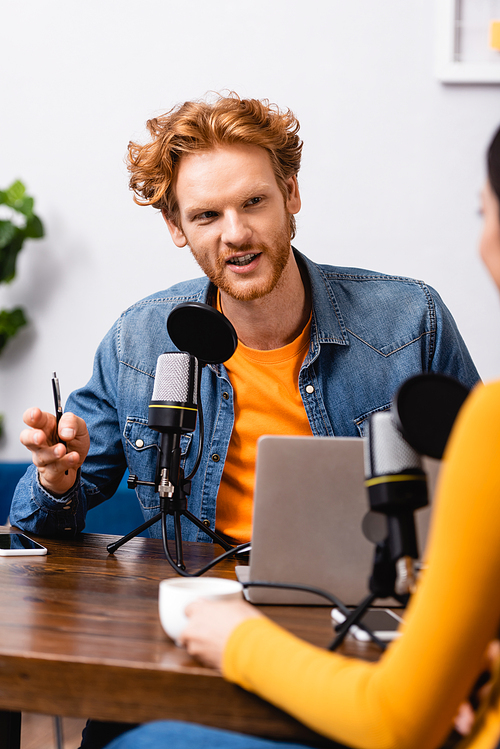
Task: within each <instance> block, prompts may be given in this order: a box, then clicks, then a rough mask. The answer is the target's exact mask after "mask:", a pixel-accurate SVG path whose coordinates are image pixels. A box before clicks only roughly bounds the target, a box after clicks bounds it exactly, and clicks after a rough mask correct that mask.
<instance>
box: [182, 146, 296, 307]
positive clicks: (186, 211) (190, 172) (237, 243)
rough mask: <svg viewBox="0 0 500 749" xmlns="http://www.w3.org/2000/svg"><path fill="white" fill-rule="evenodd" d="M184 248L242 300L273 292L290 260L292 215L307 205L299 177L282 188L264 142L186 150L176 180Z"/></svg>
mask: <svg viewBox="0 0 500 749" xmlns="http://www.w3.org/2000/svg"><path fill="white" fill-rule="evenodd" d="M175 195H176V198H177V203H178V206H179V221H178V226H177V225H176V224H174V223H173V222H172V221H169V220H167V225H168V227H169V230H170V233H171V235H172V239H173V240H174V242H175V244H176V245H177V246H178V247H184V246H185V245H189V247H190V249H191V252H192V254H193V256H194V258H195V260H196V261H197V263H198V264H199V265H200V267H201V269H202V270H203V272H204V273H205V274H206V275H207V276H208V278H209V279H210V280H211V281H212V282H213V283H214V284H215V285H216V286H217V287H218V288H219V289H220V290H221V292H224V293H226V294H228V295H230V296H231V297H233V298H234V299H238V300H241V301H251V300H254V299H259V298H261V297H263V296H265V295H266V294H269V293H270V292H271V291H272V290H273V289H274V287H275V286H276V284H277V283H278V281H279V279H280V277H281V274H282V273H283V270H284V268H285V266H286V265H287V263H288V260H289V259H290V254H291V248H290V229H289V214H290V213H297V212H298V211H299V209H300V196H299V192H298V186H297V180H296V179H295V177H292V178H291V179H290V180H288V182H287V199H286V201H285V199H284V197H283V194H282V193H281V191H280V189H279V187H278V183H277V182H276V177H275V176H274V172H273V169H272V166H271V160H270V158H269V154H268V153H267V151H266V150H265V149H263V148H260V147H258V146H249V145H243V144H238V145H232V146H221V147H220V148H215V149H213V150H210V151H200V152H198V153H194V154H189V155H187V156H183V157H182V160H181V163H180V166H179V170H178V173H177V179H176V183H175Z"/></svg>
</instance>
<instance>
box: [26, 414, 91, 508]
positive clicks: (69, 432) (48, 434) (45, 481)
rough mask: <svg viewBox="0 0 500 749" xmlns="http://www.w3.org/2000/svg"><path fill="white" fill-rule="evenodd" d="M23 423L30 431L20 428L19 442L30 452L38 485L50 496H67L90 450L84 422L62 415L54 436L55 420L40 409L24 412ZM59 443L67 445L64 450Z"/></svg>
mask: <svg viewBox="0 0 500 749" xmlns="http://www.w3.org/2000/svg"><path fill="white" fill-rule="evenodd" d="M23 421H24V423H25V424H27V426H29V427H30V429H23V431H22V432H21V435H20V440H21V442H22V444H23V445H24V446H25V447H27V448H28V450H30V451H31V459H32V460H33V463H34V464H35V465H36V467H37V468H38V474H39V476H40V483H41V484H42V486H43V487H44V488H45V489H47V491H48V492H50V494H54V495H56V496H57V495H60V496H61V495H63V494H66V492H68V491H69V490H70V489H71V487H72V486H73V484H74V483H75V481H76V475H77V471H78V469H79V468H80V466H81V465H82V463H83V461H84V460H85V458H86V457H87V453H88V451H89V446H90V437H89V433H88V430H87V426H86V424H85V422H84V421H83V419H80V418H79V417H78V416H75V415H74V414H72V413H69V412H68V413H65V414H63V415H62V417H61V420H60V422H59V434H58V435H57V434H56V417H55V416H54V415H53V414H51V413H47V412H45V411H40V409H39V408H29V409H28V410H27V411H25V413H24V415H23ZM59 440H63V441H64V442H66V447H64V445H63V444H61V442H60V441H59Z"/></svg>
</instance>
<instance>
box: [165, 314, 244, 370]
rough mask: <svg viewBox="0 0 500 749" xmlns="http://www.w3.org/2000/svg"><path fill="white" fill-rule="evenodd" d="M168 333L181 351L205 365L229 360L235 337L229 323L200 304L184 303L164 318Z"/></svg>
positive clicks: (236, 338) (235, 341)
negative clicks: (186, 352)
mask: <svg viewBox="0 0 500 749" xmlns="http://www.w3.org/2000/svg"><path fill="white" fill-rule="evenodd" d="M167 330H168V334H169V336H170V338H171V339H172V341H173V343H174V344H175V345H176V346H177V348H178V349H179V350H180V351H188V352H189V353H190V354H192V355H193V356H196V358H197V359H198V360H199V361H200V362H201V364H202V365H203V366H204V365H205V364H221V363H222V362H225V361H227V360H228V359H230V358H231V357H232V355H233V354H234V352H235V351H236V347H237V345H238V336H237V335H236V331H235V329H234V327H233V324H232V323H231V322H230V320H228V319H227V317H225V315H223V314H222V313H221V312H219V311H218V310H216V309H214V307H210V305H208V304H204V303H203V302H183V303H182V304H178V305H177V307H174V309H173V310H172V311H171V313H170V314H169V316H168V318H167Z"/></svg>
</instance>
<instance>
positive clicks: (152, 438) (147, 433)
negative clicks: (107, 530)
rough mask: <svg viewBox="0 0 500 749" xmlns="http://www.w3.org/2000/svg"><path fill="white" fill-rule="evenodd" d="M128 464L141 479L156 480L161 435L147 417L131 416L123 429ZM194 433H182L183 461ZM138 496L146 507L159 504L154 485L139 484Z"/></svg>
mask: <svg viewBox="0 0 500 749" xmlns="http://www.w3.org/2000/svg"><path fill="white" fill-rule="evenodd" d="M123 436H124V443H125V452H126V456H127V465H128V468H129V471H130V473H132V474H135V475H136V476H137V478H138V479H140V480H141V481H154V479H155V474H156V458H157V455H158V445H159V442H160V438H161V435H160V434H159V432H155V431H154V430H153V429H150V427H149V426H148V424H147V422H146V420H145V419H141V418H139V417H133V416H129V417H128V418H127V421H126V423H125V428H124V430H123ZM191 440H192V434H183V435H181V456H182V463H183V464H184V463H185V460H186V456H187V453H188V451H189V447H190V445H191ZM136 491H137V496H138V498H139V500H140V502H141V504H142V505H143V506H144V507H156V506H157V505H159V497H158V495H157V494H156V493H155V492H154V489H153V487H149V486H138V487H137V490H136Z"/></svg>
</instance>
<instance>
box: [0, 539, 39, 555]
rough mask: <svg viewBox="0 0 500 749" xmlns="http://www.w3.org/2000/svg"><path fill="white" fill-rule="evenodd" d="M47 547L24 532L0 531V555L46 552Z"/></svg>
mask: <svg viewBox="0 0 500 749" xmlns="http://www.w3.org/2000/svg"><path fill="white" fill-rule="evenodd" d="M46 553H47V549H46V548H45V546H42V544H39V543H38V542H37V541H33V540H32V539H31V538H28V536H25V535H24V533H0V557H11V556H14V557H15V556H25V555H27V554H38V555H41V554H46Z"/></svg>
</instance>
